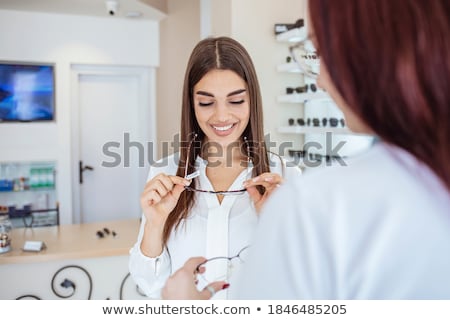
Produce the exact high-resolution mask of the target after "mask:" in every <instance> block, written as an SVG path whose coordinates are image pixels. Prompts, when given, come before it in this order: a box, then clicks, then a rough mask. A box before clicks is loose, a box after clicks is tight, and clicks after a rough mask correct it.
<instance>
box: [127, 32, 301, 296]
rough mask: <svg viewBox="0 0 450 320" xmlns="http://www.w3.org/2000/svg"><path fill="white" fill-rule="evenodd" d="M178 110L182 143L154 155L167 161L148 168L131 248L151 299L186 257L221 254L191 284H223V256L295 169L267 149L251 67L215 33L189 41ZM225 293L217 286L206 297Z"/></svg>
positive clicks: (133, 266) (246, 237) (245, 241)
mask: <svg viewBox="0 0 450 320" xmlns="http://www.w3.org/2000/svg"><path fill="white" fill-rule="evenodd" d="M181 113H182V117H181V118H182V121H181V133H180V139H181V146H182V148H181V150H180V153H179V154H176V155H173V156H171V157H169V160H168V161H167V159H162V160H161V161H165V163H169V165H168V166H165V167H162V166H159V165H157V166H153V167H152V168H151V169H150V173H149V178H148V183H147V185H146V186H145V189H144V192H143V193H142V196H141V207H142V210H143V216H142V223H141V229H140V232H139V235H138V239H137V242H136V244H135V246H134V247H133V249H132V250H131V252H130V272H131V275H132V276H133V279H134V280H135V281H136V283H137V284H138V285H139V287H140V288H141V289H142V290H143V291H144V292H145V293H146V294H147V295H148V296H151V297H160V290H161V288H162V287H163V286H164V284H165V282H166V280H167V278H168V277H169V276H170V275H171V273H172V270H177V269H178V268H180V267H181V266H182V265H183V264H184V262H185V261H186V260H187V259H188V258H189V257H192V256H204V257H206V258H208V259H210V258H214V257H225V259H212V262H211V263H209V264H208V265H207V267H206V268H205V269H206V270H205V274H204V277H202V278H200V277H199V279H198V283H197V285H198V286H199V289H203V288H204V287H205V285H206V283H205V282H204V281H202V279H211V278H213V279H220V280H223V281H226V282H227V283H224V286H226V287H227V284H228V282H232V281H233V278H232V277H231V273H230V272H229V270H230V268H229V267H230V266H229V263H231V261H232V262H234V259H227V257H233V256H236V255H237V254H238V253H239V252H240V251H241V250H242V249H243V248H245V247H247V246H248V245H249V244H250V239H251V236H252V233H253V230H254V229H255V227H256V224H257V220H258V216H257V210H258V209H259V208H260V207H261V205H262V204H263V203H264V202H265V201H266V199H267V198H268V197H269V196H270V194H271V193H272V192H273V191H274V190H275V189H276V187H277V186H278V185H279V184H280V183H281V182H282V181H283V177H282V176H283V172H285V173H286V175H285V176H286V178H288V179H289V177H290V176H297V175H299V173H300V171H299V169H298V168H284V164H283V162H282V159H281V158H280V157H277V156H269V154H268V152H267V149H266V145H265V142H264V132H263V125H262V124H263V116H262V102H261V94H260V89H259V84H258V80H257V77H256V72H255V68H254V66H253V63H252V61H251V58H250V56H249V54H248V53H247V51H246V50H245V49H244V48H243V47H242V45H241V44H240V43H238V42H237V41H235V40H233V39H231V38H227V37H220V38H208V39H205V40H202V41H200V42H199V43H198V44H197V46H196V47H195V48H194V50H193V52H192V54H191V57H190V59H189V62H188V65H187V70H186V75H185V82H184V88H183V103H182V110H181ZM178 159H180V161H178ZM244 183H246V184H245V185H244ZM237 267H239V266H237ZM233 274H235V273H233ZM231 288H233V285H232V286H231ZM227 296H228V292H227V291H222V292H220V293H218V294H217V295H216V296H215V298H226V297H227Z"/></svg>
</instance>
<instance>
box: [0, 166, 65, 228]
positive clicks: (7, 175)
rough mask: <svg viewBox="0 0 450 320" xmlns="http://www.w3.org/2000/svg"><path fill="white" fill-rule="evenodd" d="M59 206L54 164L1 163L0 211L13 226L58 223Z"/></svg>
mask: <svg viewBox="0 0 450 320" xmlns="http://www.w3.org/2000/svg"><path fill="white" fill-rule="evenodd" d="M57 203H58V201H57V188H56V162H55V161H35V162H33V161H29V162H20V161H17V162H2V163H0V211H2V212H3V213H6V214H8V215H9V217H10V218H11V220H12V222H13V225H14V227H24V226H31V225H32V226H33V227H35V226H47V225H55V224H58V223H59V209H57V208H58V204H57ZM25 218H26V219H28V220H25ZM30 221H31V222H30Z"/></svg>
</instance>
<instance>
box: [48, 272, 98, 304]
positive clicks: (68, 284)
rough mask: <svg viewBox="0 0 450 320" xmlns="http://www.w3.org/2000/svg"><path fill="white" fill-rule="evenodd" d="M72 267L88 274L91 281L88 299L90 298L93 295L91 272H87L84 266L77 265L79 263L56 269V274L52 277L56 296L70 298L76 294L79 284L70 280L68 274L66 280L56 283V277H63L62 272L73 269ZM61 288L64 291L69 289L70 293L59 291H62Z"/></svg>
mask: <svg viewBox="0 0 450 320" xmlns="http://www.w3.org/2000/svg"><path fill="white" fill-rule="evenodd" d="M71 268H75V269H79V270H81V271H82V272H83V273H84V274H85V275H86V276H87V278H88V281H89V293H88V297H87V300H90V299H91V296H92V277H91V275H90V274H89V272H87V270H86V269H84V268H83V267H80V266H77V265H68V266H65V267H62V268H60V269H59V270H58V271H56V273H55V275H54V276H53V278H52V282H51V286H52V291H53V293H54V294H55V295H56V296H58V297H60V298H63V299H68V298H70V297H72V296H73V295H74V294H75V292H76V289H77V286H76V284H75V281H73V280H70V279H69V277H68V276H67V277H64V280H63V281H62V282H60V283H59V284H58V283H56V285H55V281H56V279H58V278H61V277H62V276H60V274H61V272H62V271H64V270H66V269H71ZM60 288H63V291H69V293H68V294H62V293H60V292H59V291H61V289H60Z"/></svg>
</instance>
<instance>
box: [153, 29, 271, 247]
mask: <svg viewBox="0 0 450 320" xmlns="http://www.w3.org/2000/svg"><path fill="white" fill-rule="evenodd" d="M214 69H220V70H231V71H234V72H235V73H236V74H237V75H239V76H240V77H241V78H242V79H243V80H244V81H245V83H246V85H247V90H248V94H249V99H250V120H249V123H248V125H247V128H246V129H245V130H244V133H243V137H246V138H247V141H248V142H247V143H248V147H249V148H248V150H249V151H250V157H251V159H252V162H253V176H257V175H260V174H261V173H263V172H268V171H270V168H269V161H268V157H267V150H266V144H265V142H264V131H263V106H262V99H261V92H260V88H259V83H258V79H257V76H256V71H255V67H254V65H253V62H252V60H251V58H250V55H249V54H248V52H247V50H245V48H244V47H243V46H242V45H241V44H240V43H239V42H237V41H235V40H233V39H231V38H228V37H218V38H207V39H204V40H202V41H200V42H199V43H198V44H197V45H196V46H195V48H194V50H193V51H192V53H191V56H190V58H189V62H188V65H187V69H186V73H185V78H184V87H183V98H182V108H181V133H180V139H181V149H180V160H179V163H178V170H177V175H178V176H182V177H184V172H185V165H186V163H185V159H186V158H187V151H188V150H187V149H188V145H189V142H190V141H191V140H192V138H193V137H194V135H195V134H197V137H196V139H195V143H193V144H192V147H191V150H190V152H189V153H190V154H189V160H188V164H187V165H188V168H189V171H188V172H189V173H190V172H192V168H194V167H195V159H196V158H197V156H198V155H199V154H200V152H201V150H202V147H203V146H202V143H203V140H204V137H205V134H204V133H203V132H202V130H201V129H200V126H199V125H198V122H197V120H196V117H195V113H194V99H193V91H194V86H195V85H196V84H197V83H198V82H199V81H200V80H201V79H202V77H203V76H204V75H205V74H206V73H208V72H209V71H211V70H214ZM243 147H245V148H247V145H245V146H243ZM191 187H194V188H195V179H194V180H193V181H192V183H191ZM194 201H195V193H194V192H188V191H184V192H183V193H182V194H181V196H180V199H179V200H178V203H177V205H176V207H175V208H174V209H173V211H172V212H171V213H170V214H169V217H168V218H167V220H166V223H165V225H164V232H163V239H162V241H163V245H166V244H167V241H168V239H169V236H170V233H171V232H172V230H173V229H174V228H177V227H178V226H179V224H180V222H181V221H182V220H183V219H185V218H187V217H188V215H189V212H190V210H191V208H192V207H193V205H194Z"/></svg>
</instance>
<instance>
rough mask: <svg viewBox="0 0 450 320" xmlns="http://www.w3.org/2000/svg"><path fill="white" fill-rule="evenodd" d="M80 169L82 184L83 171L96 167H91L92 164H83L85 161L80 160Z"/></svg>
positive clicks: (81, 182)
mask: <svg viewBox="0 0 450 320" xmlns="http://www.w3.org/2000/svg"><path fill="white" fill-rule="evenodd" d="M78 170H79V176H80V184H83V172H84V171H85V170H89V171H92V170H94V168H93V167H91V166H83V161H80V162H79V166H78Z"/></svg>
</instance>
